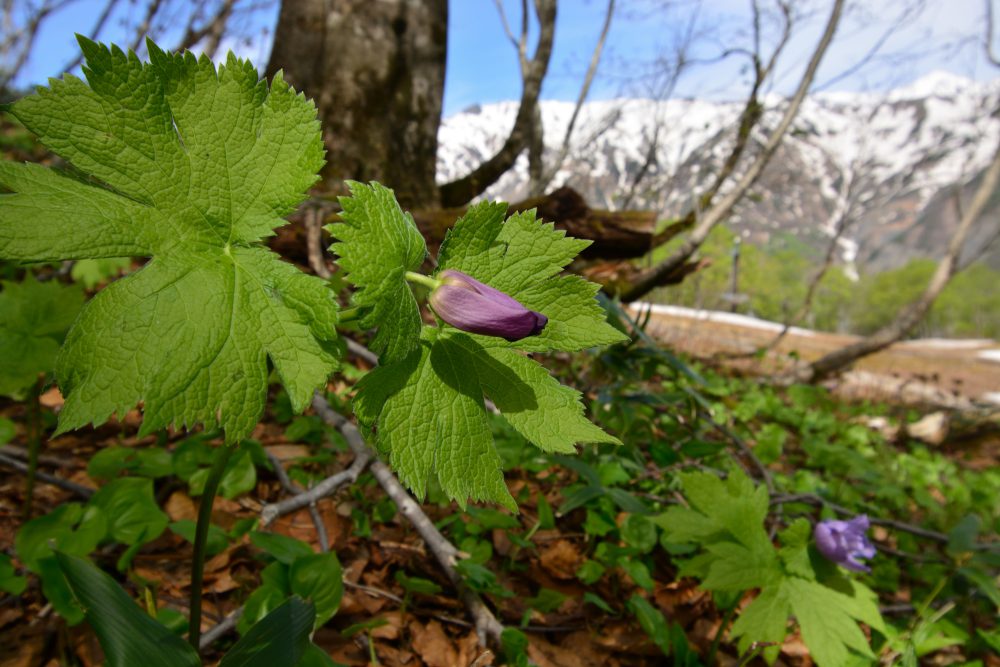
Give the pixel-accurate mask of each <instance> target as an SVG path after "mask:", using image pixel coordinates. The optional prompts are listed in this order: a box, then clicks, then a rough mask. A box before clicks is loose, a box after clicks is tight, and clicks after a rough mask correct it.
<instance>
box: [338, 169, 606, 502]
mask: <svg viewBox="0 0 1000 667" xmlns="http://www.w3.org/2000/svg"><path fill="white" fill-rule="evenodd" d="M351 192H352V196H351V197H345V198H342V200H341V202H342V205H343V208H344V214H343V216H342V217H343V220H344V222H342V223H340V224H336V225H333V226H332V227H331V228H330V231H331V233H332V234H333V235H334V237H336V238H337V239H339V242H338V243H336V244H334V246H333V249H334V251H335V252H337V254H338V255H339V256H340V258H341V259H340V263H341V265H342V266H344V267H345V268H346V269H347V270H348V272H349V274H348V277H349V279H350V280H351V281H352V282H353V283H354V284H355V286H356V287H357V288H358V291H357V292H356V293H355V304H356V305H357V306H359V307H362V308H364V309H366V312H367V315H366V316H365V319H363V320H362V321H363V323H365V324H366V325H368V326H376V327H379V329H380V334H379V337H377V338H376V340H377V341H379V345H380V347H379V349H380V350H381V352H382V357H381V361H382V364H383V365H381V366H379V367H378V368H376V369H375V370H374V371H373V372H371V373H369V374H368V375H367V376H365V377H364V378H363V379H362V380H361V381H360V382H359V383H358V395H357V398H356V399H355V402H354V409H355V414H356V415H357V416H358V419H359V421H360V422H361V423H362V424H363V425H364V426H365V427H367V429H368V431H369V433H370V434H371V435H372V436H373V438H374V443H375V445H376V447H377V449H378V450H379V452H380V453H382V454H383V455H384V456H386V457H387V458H388V459H389V462H390V463H391V465H392V466H393V468H394V470H395V471H396V472H397V474H398V475H399V476H400V479H402V480H403V482H404V483H405V484H406V485H407V486H408V487H409V488H410V489H411V490H412V491H413V492H414V493H415V494H416V495H417V496H418V497H420V498H423V497H424V495H425V494H426V492H427V489H428V485H429V484H437V485H439V486H440V488H441V489H442V490H443V491H444V492H445V493H446V494H447V495H448V496H449V497H450V498H453V499H455V500H457V501H458V503H459V504H460V505H461V506H463V507H464V506H465V504H466V501H467V500H468V499H470V498H471V499H472V500H487V501H492V502H497V503H500V504H502V505H504V506H506V507H508V508H510V509H512V510H514V509H516V505H515V503H514V500H513V498H512V497H511V496H510V493H509V492H508V490H507V487H506V485H505V484H504V480H503V474H502V471H501V459H500V457H499V455H498V454H497V451H496V448H495V447H494V443H493V437H492V433H491V429H490V424H489V421H488V418H487V412H486V400H487V399H489V400H490V401H492V402H493V404H494V405H495V406H496V408H497V409H498V410H499V411H500V414H501V415H503V417H504V419H506V420H507V421H508V422H509V423H510V424H511V425H512V426H513V427H514V428H515V429H516V430H517V431H518V433H520V434H521V435H522V436H524V437H525V438H526V439H528V440H530V441H531V442H532V443H534V444H535V445H537V446H538V447H539V448H541V449H542V450H545V451H549V452H563V453H568V452H573V451H574V450H575V445H576V444H577V443H601V442H604V443H617V442H618V440H617V439H616V438H614V437H612V436H609V435H608V434H606V433H604V432H603V431H602V430H601V429H599V428H598V427H596V426H595V425H594V424H593V423H591V422H590V421H589V420H587V419H586V417H585V416H584V414H583V406H582V405H581V404H580V400H579V399H580V394H579V393H578V392H576V391H574V390H573V389H570V388H568V387H565V386H563V385H561V384H559V382H557V381H556V380H555V379H554V378H552V376H551V375H549V372H548V371H547V370H546V369H545V367H544V366H542V365H540V364H539V363H538V362H536V361H534V360H532V359H531V358H529V357H528V356H526V353H540V352H553V351H560V350H561V351H576V350H581V349H584V348H587V347H592V346H598V345H608V344H611V343H617V342H621V341H622V340H625V336H623V335H622V334H621V333H620V332H619V331H617V330H616V329H614V328H613V327H611V326H610V325H609V324H608V323H607V322H606V319H605V315H604V311H603V310H602V309H601V307H600V306H599V304H598V303H597V301H596V299H595V298H594V295H595V293H596V291H597V286H596V285H594V284H592V283H588V282H587V281H585V280H583V279H582V278H579V277H577V276H559V275H558V274H559V273H560V272H561V271H562V269H563V267H564V266H565V265H566V264H567V263H569V262H570V261H571V260H572V259H573V258H574V257H576V255H577V253H579V252H580V250H582V249H583V248H585V247H586V246H587V244H588V242H587V241H580V240H577V239H573V238H569V237H567V236H566V235H565V233H564V232H561V231H557V230H556V229H555V228H554V227H553V225H551V224H544V223H542V222H540V221H538V220H536V219H535V214H534V211H527V212H524V213H517V214H515V215H512V216H510V217H509V218H506V219H505V217H506V205H505V204H499V203H483V204H478V205H476V206H473V207H472V208H470V209H469V211H468V212H467V213H466V214H465V215H464V216H463V217H462V218H461V219H459V220H458V221H457V222H456V223H455V226H454V227H453V228H452V229H451V230H449V232H448V234H447V236H446V238H445V240H444V242H443V243H442V245H441V249H440V252H439V253H438V258H437V271H438V272H441V271H444V270H447V269H456V270H459V271H462V272H464V273H466V274H468V275H470V276H472V277H473V278H476V279H477V280H480V281H481V282H484V283H487V284H489V285H490V286H492V287H494V288H496V289H498V290H501V291H503V292H505V293H507V294H509V295H510V296H512V297H513V298H515V299H517V300H518V301H519V302H520V303H521V304H523V305H524V306H525V307H527V308H530V309H532V310H536V311H539V312H541V313H543V314H544V315H546V316H547V317H548V325H547V326H546V328H545V330H544V331H543V332H542V333H541V334H540V335H538V336H532V337H529V338H525V339H523V340H520V341H517V342H515V343H509V342H507V341H505V340H502V339H500V338H495V337H488V336H480V335H474V334H468V333H464V332H462V331H459V330H457V329H455V328H453V327H450V326H448V325H446V324H444V323H443V322H439V323H438V326H421V324H420V313H419V310H418V304H417V302H416V300H415V298H414V295H413V292H412V291H411V289H410V287H409V285H407V283H406V280H405V272H406V271H407V270H411V269H414V268H417V267H418V266H419V265H420V263H421V262H422V261H423V258H424V255H425V253H426V250H425V248H424V244H423V241H422V239H421V238H420V235H419V232H418V231H417V229H416V227H415V226H414V224H413V220H412V218H411V217H409V216H407V215H406V214H404V213H402V211H401V210H400V209H399V206H398V205H397V204H396V203H395V198H394V197H393V195H392V192H391V191H390V190H387V189H386V188H384V187H382V186H380V185H378V184H373V185H370V186H366V185H361V184H358V183H352V184H351ZM372 238H377V239H379V243H378V244H373V243H370V239H372Z"/></svg>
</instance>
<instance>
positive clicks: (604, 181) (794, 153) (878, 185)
mask: <svg viewBox="0 0 1000 667" xmlns="http://www.w3.org/2000/svg"><path fill="white" fill-rule="evenodd" d="M763 103H764V105H765V107H766V111H765V113H764V115H763V117H762V119H761V123H760V124H759V125H758V127H757V128H756V130H755V132H754V134H753V136H752V141H751V144H750V145H749V146H748V151H747V153H748V155H744V158H743V160H741V165H740V167H738V169H737V172H738V173H740V170H741V169H743V168H745V167H746V165H747V164H749V162H750V159H751V157H752V155H753V154H755V153H756V151H759V150H760V147H761V145H762V144H763V141H765V140H766V132H767V130H769V129H770V128H773V127H774V126H775V125H777V123H778V122H779V119H780V116H781V113H782V110H783V104H784V99H783V98H781V97H779V96H776V95H768V96H767V97H766V98H765V99H764V100H763ZM742 104H743V103H742V102H712V101H705V100H697V99H671V100H667V101H662V102H657V101H654V100H646V99H641V98H620V99H614V100H600V101H593V102H587V103H585V104H584V106H583V107H582V108H581V110H580V116H579V119H578V121H577V126H576V131H575V132H574V136H573V139H572V141H571V147H570V151H569V154H568V157H567V160H566V162H565V163H564V165H563V167H562V168H561V169H559V171H558V172H557V173H556V175H555V177H554V179H553V181H552V183H551V184H550V186H549V188H550V189H551V188H554V187H557V186H560V185H570V186H572V187H574V188H576V189H577V190H579V191H580V192H581V193H582V194H583V196H584V197H585V198H586V199H587V201H588V202H589V203H590V204H591V205H593V206H596V207H603V208H609V209H615V208H620V207H623V206H627V207H629V208H639V209H647V210H655V211H657V213H658V214H659V215H660V216H661V217H662V218H671V217H676V216H679V215H682V214H683V213H684V212H685V211H686V210H687V208H688V207H689V206H690V205H691V203H692V202H693V201H695V199H696V195H697V194H698V193H699V192H700V191H701V190H702V189H703V188H704V187H707V184H708V183H710V182H711V177H712V175H713V174H714V173H715V172H716V171H717V170H718V169H719V167H720V166H721V164H722V161H723V160H724V159H725V156H726V155H727V154H728V152H729V150H730V148H731V146H732V142H733V140H734V136H733V135H734V131H735V124H736V119H737V118H738V116H739V113H740V111H741V109H742ZM998 104H1000V79H996V80H992V81H986V82H976V81H972V80H970V79H966V78H964V77H961V76H958V75H954V74H950V73H947V72H941V71H935V72H931V73H929V74H927V75H925V76H924V77H921V78H920V79H918V80H916V81H914V82H912V83H910V84H907V85H905V86H901V87H899V88H896V89H893V90H890V91H887V92H883V93H846V92H823V93H817V94H813V95H811V96H809V97H808V98H807V99H806V100H805V101H804V102H803V105H802V109H801V110H800V112H799V115H798V117H797V118H796V120H795V122H794V123H793V125H792V128H791V129H790V131H789V133H788V135H787V136H786V137H785V140H784V141H783V142H782V145H781V147H780V148H779V150H778V151H777V153H776V154H775V156H774V157H773V158H772V160H771V162H770V164H769V165H768V167H767V169H766V170H765V171H764V173H763V175H762V176H761V179H760V180H759V181H758V183H757V185H756V186H755V187H754V189H753V190H752V193H751V194H752V196H750V197H747V198H745V199H744V200H743V202H741V204H740V205H739V206H738V207H737V209H736V210H735V211H734V213H733V215H732V216H731V218H730V220H729V221H727V223H726V224H728V225H729V226H730V228H731V229H733V230H734V231H737V232H739V233H740V234H741V235H742V236H743V237H744V238H746V239H747V240H749V241H751V242H756V243H761V244H769V243H773V242H779V241H780V239H781V237H782V235H783V234H792V235H794V236H795V237H797V238H799V239H800V240H801V241H803V242H805V243H806V244H807V245H808V246H810V247H812V248H815V249H816V251H817V252H823V251H825V248H826V246H827V245H828V244H829V242H830V239H831V238H832V237H833V236H834V234H835V232H836V229H837V227H838V226H839V225H840V224H841V223H842V222H843V221H845V220H846V221H847V222H848V224H847V227H846V229H845V231H844V232H843V234H842V238H841V239H840V241H839V243H838V245H839V246H840V247H839V251H840V252H839V253H838V255H839V259H840V261H841V262H842V263H843V264H844V265H845V266H847V268H848V269H849V272H853V270H854V269H855V265H857V267H859V268H861V269H862V270H865V271H880V270H885V269H891V268H895V267H898V266H900V265H902V264H905V263H906V262H907V261H909V260H910V259H914V258H917V257H932V258H934V257H937V256H939V255H940V254H941V253H942V252H943V250H944V247H943V246H942V245H941V241H942V239H945V241H944V242H945V243H946V242H947V238H948V236H949V232H950V231H951V230H953V229H954V227H955V226H956V225H957V222H958V214H957V211H958V208H957V207H955V206H954V202H951V205H950V206H949V205H947V202H945V203H942V200H943V199H947V198H948V197H952V195H951V193H952V192H953V191H955V190H956V189H957V190H960V191H961V192H962V196H963V197H968V196H970V194H971V191H970V188H969V187H967V186H968V184H969V183H971V182H972V181H974V180H975V179H976V178H977V176H978V174H979V173H980V172H981V171H982V170H983V169H984V168H985V167H986V166H987V164H988V163H989V161H990V160H991V158H992V156H993V153H994V151H995V149H996V144H997V140H998V138H1000V119H998V118H997V117H996V114H995V113H994V112H993V110H995V109H997V108H998ZM573 106H574V104H573V103H572V102H561V101H543V102H542V103H541V113H542V119H543V127H544V133H545V143H546V158H547V159H548V160H553V159H554V156H555V154H556V153H557V152H558V147H559V146H560V145H561V143H562V137H563V135H564V133H565V127H566V125H567V123H568V120H569V116H570V114H571V113H572V110H573ZM516 113H517V103H516V102H499V103H494V104H488V105H482V106H479V107H474V108H469V109H466V110H464V111H462V112H460V113H458V114H454V115H452V116H449V117H448V118H446V119H444V121H443V122H442V125H441V129H440V131H439V135H438V136H439V149H438V180H439V182H445V181H448V180H451V179H453V178H456V177H459V176H462V175H464V174H465V173H467V172H468V171H471V170H472V169H473V168H474V167H475V166H476V165H478V164H479V163H480V162H481V161H482V160H484V159H486V158H488V157H490V156H491V155H492V154H493V153H494V152H495V151H496V150H497V149H499V147H500V145H501V144H502V142H503V141H504V139H505V138H506V136H507V133H508V132H509V129H510V127H511V126H512V125H513V121H514V116H515V115H516ZM654 139H655V141H656V150H655V151H654V152H653V153H652V156H653V158H654V159H652V160H651V161H649V163H648V164H646V163H647V158H648V157H649V156H650V151H649V146H650V143H651V142H652V141H653V140H654ZM644 165H645V167H644ZM643 169H645V172H644V173H645V175H644V177H643V178H642V180H641V181H640V182H639V185H638V187H635V186H634V185H633V183H634V182H635V178H636V175H637V174H638V173H640V172H641V171H643ZM732 182H733V181H732V179H731V180H730V183H729V186H730V187H731V185H732ZM956 186H962V187H958V188H956ZM527 192H528V169H527V158H526V156H523V155H522V156H521V158H520V159H519V160H518V161H517V163H516V164H515V166H514V168H513V169H511V170H510V171H509V172H508V173H507V174H505V175H504V176H503V177H502V178H501V179H500V180H499V181H498V182H497V183H496V184H494V185H493V186H492V187H491V188H490V189H489V190H487V192H486V193H485V194H484V196H485V197H488V198H496V199H505V200H507V201H517V200H520V199H523V198H524V197H525V196H526V195H527ZM630 192H631V193H632V195H631V196H629V193H630ZM723 192H725V188H724V189H723ZM998 208H1000V203H995V204H994V206H992V207H991V208H990V210H989V211H987V213H986V215H992V217H993V219H995V217H996V216H995V215H993V214H995V213H996V211H997V209H998ZM928 227H930V228H932V229H930V230H928V229H927V228H928ZM978 227H979V230H978V232H979V233H978V234H973V235H972V238H971V239H970V242H969V247H968V252H970V253H977V252H978V251H979V250H980V248H979V246H977V244H979V245H981V244H982V243H983V242H985V239H986V238H987V236H988V234H987V233H986V232H987V231H988V230H984V229H983V227H984V226H983V225H978ZM985 259H986V260H987V261H988V262H989V263H990V264H991V265H993V266H1000V251H998V250H996V249H995V250H993V251H992V252H988V253H986V255H985Z"/></svg>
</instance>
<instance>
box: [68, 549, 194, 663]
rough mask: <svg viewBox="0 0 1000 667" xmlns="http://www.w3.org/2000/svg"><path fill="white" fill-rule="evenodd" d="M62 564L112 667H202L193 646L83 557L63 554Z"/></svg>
mask: <svg viewBox="0 0 1000 667" xmlns="http://www.w3.org/2000/svg"><path fill="white" fill-rule="evenodd" d="M56 559H57V561H58V563H59V568H60V569H61V570H62V571H63V573H64V574H65V575H66V579H67V580H68V581H69V584H70V586H71V587H72V589H73V595H74V596H75V597H76V599H77V600H78V601H79V603H80V605H81V606H82V607H83V610H84V614H86V617H87V621H88V622H89V623H90V627H91V628H93V629H94V633H95V634H96V635H97V638H98V640H99V641H100V642H101V648H102V649H104V654H105V658H106V660H107V665H108V667H135V666H136V665H143V666H144V667H186V666H188V665H190V666H192V667H196V666H200V665H201V660H199V658H198V654H197V653H195V651H194V649H192V648H191V647H190V646H189V645H188V644H187V642H185V641H184V640H183V639H181V638H180V637H178V636H177V635H175V634H174V633H173V632H171V631H170V630H168V629H167V628H165V627H164V626H163V625H161V624H160V623H158V622H157V621H155V620H153V619H152V618H150V617H149V615H148V614H146V612H145V611H143V610H142V609H141V608H140V607H139V606H138V605H137V604H136V603H135V602H133V601H132V599H131V598H130V597H129V596H128V595H126V594H125V591H123V590H122V589H121V587H120V586H118V584H117V583H116V582H115V580H114V579H112V578H111V577H110V576H108V575H107V574H105V573H104V572H102V571H101V570H99V569H98V568H96V567H94V566H93V565H91V564H90V563H89V562H87V561H86V560H84V559H82V558H79V557H77V556H71V555H69V554H63V553H57V554H56Z"/></svg>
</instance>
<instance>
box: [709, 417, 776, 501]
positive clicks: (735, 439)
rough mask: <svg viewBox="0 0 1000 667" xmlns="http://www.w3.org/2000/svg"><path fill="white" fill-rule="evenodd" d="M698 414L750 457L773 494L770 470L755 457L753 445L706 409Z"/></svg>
mask: <svg viewBox="0 0 1000 667" xmlns="http://www.w3.org/2000/svg"><path fill="white" fill-rule="evenodd" d="M698 414H699V415H700V416H701V418H702V419H704V420H705V421H707V422H708V423H709V424H711V425H712V426H713V427H714V428H715V430H717V431H718V432H719V433H721V434H722V435H724V436H726V437H727V438H729V440H730V441H732V443H733V444H735V445H736V446H737V447H738V448H739V450H740V451H741V452H743V454H744V455H745V456H746V457H747V458H748V459H750V461H751V462H752V463H753V465H754V468H756V469H757V472H758V473H760V478H761V479H762V480H763V481H764V485H765V486H767V490H768V491H769V492H770V493H771V494H772V495H773V494H774V478H773V477H772V476H771V471H770V470H768V469H767V466H766V465H764V463H763V462H762V461H761V460H760V459H759V458H757V455H756V454H754V451H753V447H751V446H750V445H749V444H748V443H747V441H746V440H744V439H743V438H741V437H740V436H738V435H736V433H734V432H733V431H732V430H731V429H730V428H729V427H727V426H725V425H724V424H720V423H719V422H717V421H715V419H713V418H712V415H710V414H708V412H707V411H705V410H699V411H698Z"/></svg>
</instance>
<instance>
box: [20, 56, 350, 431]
mask: <svg viewBox="0 0 1000 667" xmlns="http://www.w3.org/2000/svg"><path fill="white" fill-rule="evenodd" d="M80 46H81V48H82V49H83V52H84V55H85V56H86V59H87V60H86V63H87V64H86V66H85V67H84V74H85V75H86V79H87V80H86V82H84V81H83V80H81V79H78V78H76V77H74V76H72V75H66V76H65V77H64V78H62V79H61V80H53V81H51V83H50V86H49V87H48V88H39V89H38V91H37V93H36V94H34V95H31V96H29V97H26V98H24V99H22V100H20V101H18V102H16V103H14V104H13V105H10V107H9V111H10V112H11V113H13V115H14V116H16V117H17V118H18V119H19V120H20V121H21V122H22V123H24V125H25V126H26V127H28V129H30V130H31V131H33V132H34V133H35V134H37V135H38V137H39V139H40V140H41V141H42V142H43V143H44V144H45V145H46V146H48V147H49V148H50V149H51V150H53V151H54V152H56V153H58V154H59V155H60V156H62V157H63V158H65V159H66V160H67V161H68V162H69V163H70V164H71V165H72V166H73V167H75V169H76V171H74V172H71V173H57V172H56V171H54V170H50V169H47V168H45V167H42V166H39V165H32V164H13V163H10V162H4V163H0V187H3V188H6V189H7V190H9V191H11V194H6V195H0V197H2V200H0V201H2V205H0V257H3V258H6V259H14V260H20V261H54V260H64V259H79V258H101V257H121V256H131V257H151V258H152V259H150V260H149V262H148V263H147V264H146V265H145V266H144V267H143V268H142V269H140V270H139V271H137V272H135V273H133V274H131V275H130V276H128V277H126V278H123V279H121V280H118V281H116V282H114V283H112V284H111V285H110V286H109V287H108V288H106V289H105V290H103V291H101V292H100V293H99V294H98V295H97V296H96V297H95V298H94V299H93V300H92V301H91V302H90V303H89V304H87V306H86V307H85V308H84V311H83V313H82V314H81V315H80V317H79V319H78V320H77V322H76V324H75V325H74V326H73V328H72V330H71V331H70V332H69V335H68V336H67V339H66V343H65V345H64V347H63V350H62V352H61V353H60V356H59V359H58V362H57V367H56V375H57V378H58V381H59V384H60V387H61V389H62V390H63V392H64V393H65V394H66V403H65V406H64V408H63V410H62V412H61V414H60V423H59V432H64V431H67V430H69V429H73V428H78V427H80V426H83V425H85V424H87V423H95V424H97V423H102V422H104V421H106V420H107V419H108V418H109V417H110V416H111V415H112V414H115V413H118V414H122V413H124V412H125V411H127V410H129V409H131V408H132V407H134V406H135V405H136V404H137V403H139V402H142V404H143V406H144V413H145V415H144V421H143V427H142V431H143V433H148V432H151V431H153V430H156V429H159V428H163V427H165V426H167V425H174V426H191V425H194V424H206V425H211V426H214V425H219V426H222V427H223V428H224V429H225V432H226V438H227V440H228V441H230V442H232V441H236V440H238V439H240V438H241V437H243V436H245V435H247V434H248V433H249V432H250V431H251V429H252V428H253V426H254V425H255V424H256V422H257V421H258V419H259V417H260V415H261V412H262V410H263V406H264V402H265V398H266V392H267V379H268V359H270V362H271V363H272V364H273V366H274V368H275V370H276V371H277V373H278V375H279V377H280V378H281V381H282V383H283V384H284V385H285V388H286V389H287V390H288V394H289V397H290V398H291V400H292V404H293V406H294V407H295V408H296V409H299V410H301V409H303V408H304V407H305V406H306V405H307V404H308V401H309V399H310V396H311V395H312V392H313V390H314V389H315V388H316V387H317V386H319V385H320V384H322V383H323V382H324V381H325V379H326V378H327V376H328V375H329V373H330V372H332V370H333V369H334V367H335V366H336V357H335V354H334V352H333V343H334V341H335V337H336V333H335V331H334V326H335V325H336V322H337V310H336V304H335V302H334V299H333V295H332V294H331V293H330V292H329V290H328V289H327V287H326V285H325V284H324V282H323V281H321V280H319V279H317V278H314V277H310V276H307V275H305V274H303V273H302V272H300V271H298V270H297V269H296V268H294V267H293V266H291V265H290V264H287V263H285V262H283V261H281V260H280V259H279V258H278V257H277V256H275V255H274V254H272V253H271V252H270V251H268V250H267V249H266V248H264V247H263V246H262V245H261V243H260V241H261V239H262V238H263V237H265V236H269V235H272V234H273V230H274V228H276V227H278V226H281V225H283V224H285V222H284V220H282V216H284V215H287V214H288V213H290V212H291V211H292V210H293V209H294V207H295V206H296V205H297V204H298V203H299V202H301V201H302V199H303V198H304V193H305V191H306V190H307V189H308V188H309V186H310V185H311V184H312V183H313V182H314V181H315V179H316V173H317V171H318V169H319V167H320V166H321V165H322V163H323V147H322V141H321V138H320V132H319V123H318V121H317V120H316V112H315V108H314V106H313V105H312V103H310V102H308V101H307V100H306V99H305V98H304V97H303V96H302V95H299V94H296V92H295V91H294V90H292V89H291V88H290V87H289V86H288V85H287V84H286V83H285V82H284V81H283V80H282V78H281V75H280V74H278V75H276V76H275V77H274V80H273V81H272V83H271V86H270V88H269V87H268V85H267V83H266V82H265V81H260V80H259V79H258V75H257V71H256V70H255V69H254V67H253V65H251V64H250V63H249V62H248V61H244V60H238V59H237V58H235V57H234V56H233V55H232V54H230V56H229V58H228V60H227V61H226V63H225V64H224V65H220V66H219V68H218V70H216V68H215V66H214V65H213V64H212V63H211V61H210V60H208V59H207V58H204V57H202V58H201V59H196V58H195V57H194V56H193V55H191V54H190V53H186V54H184V55H179V54H168V53H164V52H163V51H161V50H160V49H158V48H157V47H156V46H155V45H154V44H152V43H149V44H148V49H149V53H150V59H151V62H150V63H142V62H140V61H139V59H138V58H136V56H135V55H134V54H131V53H130V54H125V53H123V52H122V51H121V50H119V49H118V48H117V47H112V48H111V49H109V48H107V47H104V46H102V45H99V44H96V43H94V42H91V41H89V40H86V39H84V38H80Z"/></svg>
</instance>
